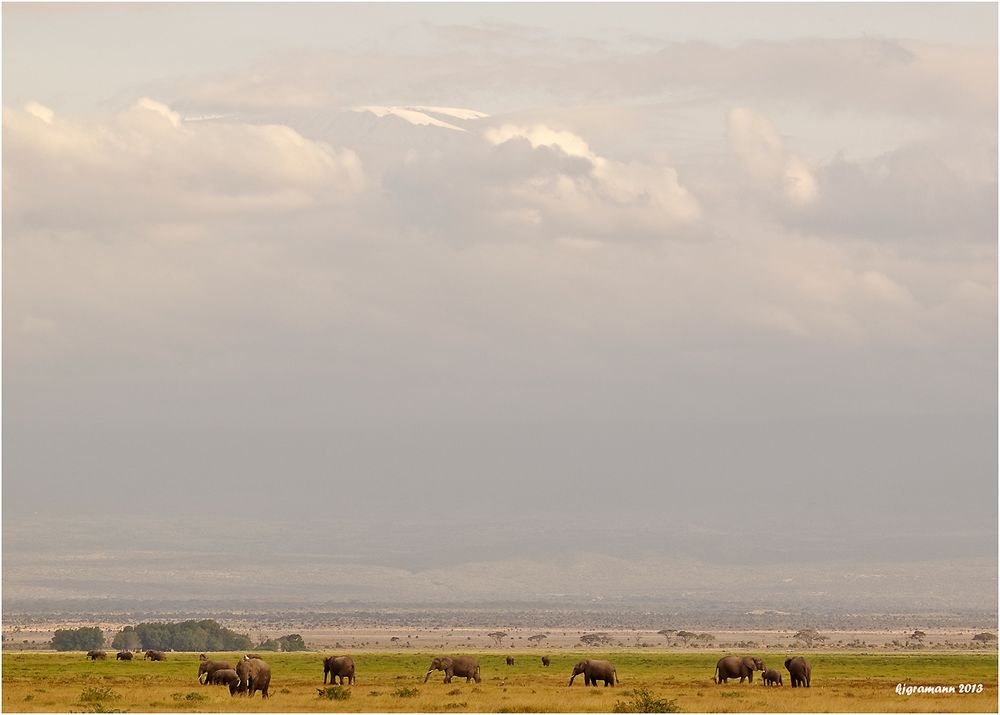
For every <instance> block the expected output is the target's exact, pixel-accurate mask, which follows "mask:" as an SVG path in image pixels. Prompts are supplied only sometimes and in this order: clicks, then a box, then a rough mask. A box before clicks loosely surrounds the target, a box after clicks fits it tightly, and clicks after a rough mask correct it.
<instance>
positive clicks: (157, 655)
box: [142, 650, 167, 660]
mask: <svg viewBox="0 0 1000 715" xmlns="http://www.w3.org/2000/svg"><path fill="white" fill-rule="evenodd" d="M142 659H143V660H146V659H149V660H166V659H167V654H166V653H164V652H163V651H162V650H147V651H146V654H145V655H144V656H142Z"/></svg>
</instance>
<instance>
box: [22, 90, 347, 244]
mask: <svg viewBox="0 0 1000 715" xmlns="http://www.w3.org/2000/svg"><path fill="white" fill-rule="evenodd" d="M3 120H4V121H3V138H4V157H3V171H4V177H5V183H6V185H7V186H8V187H9V189H8V190H6V191H5V192H4V210H5V212H7V215H8V217H10V219H13V220H14V221H21V220H23V221H27V222H30V223H31V224H32V225H33V226H34V227H35V228H38V227H42V226H56V227H66V228H83V227H87V226H94V225H110V224H118V223H130V222H142V223H147V224H148V223H155V222H163V221H184V220H191V219H195V218H201V219H211V218H213V217H214V218H218V217H222V216H233V215H240V216H251V215H255V214H267V213H274V212H279V213H280V212H286V211H292V210H302V209H308V208H311V207H316V206H322V205H331V204H332V205H335V204H337V203H341V202H343V201H345V200H347V199H349V198H350V197H351V196H353V195H356V194H357V192H359V191H360V190H361V188H362V186H363V181H364V175H363V171H362V166H361V162H360V159H359V158H358V156H357V155H356V154H355V153H354V152H352V151H350V150H346V149H336V148H334V147H332V146H330V145H329V144H327V143H324V142H320V141H313V140H310V139H307V138H305V137H303V136H302V135H301V134H299V133H298V132H296V131H295V130H293V129H291V128H289V127H287V126H282V125H279V124H269V125H251V124H245V123H240V122H238V121H213V122H198V123H186V122H184V121H183V120H182V119H181V116H180V114H179V113H178V112H176V111H174V110H173V109H171V108H170V107H169V106H167V105H165V104H163V103H161V102H157V101H155V100H152V99H149V98H146V97H144V98H141V99H140V100H138V101H137V102H136V103H135V104H134V105H132V106H131V107H130V108H129V109H127V110H126V111H123V112H120V113H118V114H116V115H114V116H112V117H110V118H107V119H105V120H101V121H76V120H73V119H62V118H59V117H56V116H55V114H54V112H52V111H51V110H48V109H47V108H45V107H43V106H41V105H38V104H37V103H36V104H32V105H29V106H28V107H27V108H26V109H24V110H16V109H8V108H5V109H4V112H3Z"/></svg>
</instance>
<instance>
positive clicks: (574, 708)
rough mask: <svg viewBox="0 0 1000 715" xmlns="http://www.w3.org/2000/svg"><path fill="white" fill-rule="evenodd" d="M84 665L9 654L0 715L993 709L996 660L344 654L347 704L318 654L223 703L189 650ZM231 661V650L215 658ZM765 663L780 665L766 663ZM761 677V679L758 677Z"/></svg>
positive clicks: (281, 667)
mask: <svg viewBox="0 0 1000 715" xmlns="http://www.w3.org/2000/svg"><path fill="white" fill-rule="evenodd" d="M108 655H109V659H108V660H107V661H97V662H91V661H88V660H86V659H85V658H84V655H83V654H82V653H30V654H16V655H14V654H9V655H5V656H4V658H3V700H2V703H3V710H4V711H5V712H112V711H119V712H612V711H614V709H615V705H616V703H619V702H627V701H629V699H630V693H631V691H632V690H633V689H637V688H642V689H646V690H648V691H650V692H651V694H652V695H653V696H654V697H655V698H657V699H666V700H672V701H674V702H675V704H676V705H677V706H678V707H679V708H680V710H682V711H686V712H997V657H996V654H974V653H934V654H931V653H920V654H916V653H915V654H861V653H809V654H808V658H809V660H810V661H811V662H812V664H813V683H812V687H811V688H809V689H802V688H798V689H794V690H793V689H792V688H790V687H788V674H787V673H785V672H783V675H784V677H785V687H783V688H765V687H763V686H762V685H761V684H760V682H759V678H758V679H757V680H755V681H754V683H753V684H752V685H748V684H743V685H739V684H737V683H736V682H735V681H730V682H729V683H727V684H725V685H716V684H715V683H713V682H712V680H711V677H712V673H713V671H714V667H715V662H716V660H717V659H718V658H719V655H720V654H719V653H709V652H704V653H665V652H656V653H651V652H649V651H648V650H643V651H641V652H640V651H625V652H622V651H616V652H615V653H614V654H613V655H609V654H601V653H594V652H587V653H586V654H584V653H582V652H576V653H567V652H562V653H558V654H552V664H551V666H550V667H548V668H543V667H542V665H541V663H540V660H539V655H540V651H534V652H531V653H521V652H512V653H509V655H513V656H514V657H515V665H513V666H507V665H505V664H504V657H505V656H507V655H508V653H501V652H497V651H494V652H492V653H479V654H477V655H478V657H479V660H480V663H481V666H482V683H480V684H478V685H477V684H475V683H469V684H466V682H465V680H464V679H459V678H456V679H455V680H454V681H453V682H452V683H451V684H444V683H443V682H442V680H443V674H442V673H440V672H435V673H434V674H432V676H431V679H430V680H429V681H428V682H427V683H426V684H425V683H423V677H424V674H425V673H426V671H427V666H428V665H429V663H430V660H431V657H432V654H431V653H420V652H414V653H386V652H361V653H352V656H353V657H354V660H355V663H356V665H357V680H356V683H355V685H354V686H353V687H348V686H346V685H345V686H344V689H345V690H349V691H350V696H348V697H347V699H343V700H334V699H328V698H325V697H320V696H319V694H318V692H317V689H318V688H321V687H322V680H323V667H322V656H321V654H318V653H283V654H273V655H268V656H267V657H266V659H267V661H268V662H269V663H270V664H271V667H272V670H273V678H272V681H271V698H270V699H269V700H266V701H264V700H261V698H260V697H259V695H258V697H257V698H255V699H253V700H248V699H247V698H245V697H239V696H237V697H235V698H233V697H230V695H229V692H228V690H226V689H225V688H223V687H219V686H201V685H199V684H198V682H197V681H196V675H197V671H198V654H197V653H171V654H170V656H169V659H168V660H167V661H166V662H162V663H154V662H151V661H142V660H136V661H132V662H125V661H115V660H113V658H114V652H109V654H108ZM216 657H217V659H219V660H223V659H229V660H233V661H234V662H235V660H236V659H237V657H238V654H235V653H230V654H216ZM581 657H606V658H608V659H610V660H612V662H613V663H614V664H615V666H616V668H617V670H618V675H619V677H620V679H621V683H620V685H619V686H618V687H616V688H603V687H600V688H586V687H584V686H583V684H582V682H581V678H577V680H576V682H575V683H574V685H573V687H572V688H567V687H566V684H567V682H568V680H569V675H570V673H571V672H572V668H573V663H575V662H576V661H577V660H579V659H580V658H581ZM767 660H770V661H771V662H769V663H768V665H769V666H770V667H775V668H776V669H780V670H782V671H783V669H782V668H781V662H780V661H782V660H783V658H781V657H778V656H776V655H774V654H770V657H767V656H765V661H767ZM758 675H759V674H758ZM897 683H907V684H910V685H955V686H957V685H958V684H960V683H982V684H983V686H984V687H983V691H982V692H981V693H978V694H964V695H963V694H934V695H927V694H913V695H910V696H900V695H897V694H896V692H895V687H896V685H897Z"/></svg>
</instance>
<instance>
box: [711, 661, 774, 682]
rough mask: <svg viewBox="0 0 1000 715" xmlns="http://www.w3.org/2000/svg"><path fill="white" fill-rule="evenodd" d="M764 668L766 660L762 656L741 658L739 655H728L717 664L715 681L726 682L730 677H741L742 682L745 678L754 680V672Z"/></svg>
mask: <svg viewBox="0 0 1000 715" xmlns="http://www.w3.org/2000/svg"><path fill="white" fill-rule="evenodd" d="M755 670H760V671H763V670H764V661H762V660H761V659H760V658H751V657H750V656H747V657H746V658H740V657H739V656H738V655H727V656H726V657H725V658H720V659H719V662H718V663H716V664H715V678H714V680H715V682H716V683H720V684H721V683H725V682H726V681H727V680H729V679H730V678H739V679H740V682H741V683H742V682H743V680H744V678H745V679H747V680H749V681H750V682H751V683H752V682H753V672H754V671H755Z"/></svg>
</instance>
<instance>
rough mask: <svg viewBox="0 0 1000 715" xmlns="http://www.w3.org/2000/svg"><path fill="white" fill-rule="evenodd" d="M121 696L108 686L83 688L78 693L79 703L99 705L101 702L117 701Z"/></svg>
mask: <svg viewBox="0 0 1000 715" xmlns="http://www.w3.org/2000/svg"><path fill="white" fill-rule="evenodd" d="M120 697H121V696H120V695H119V694H118V693H116V692H115V691H114V690H112V689H111V686H109V685H104V686H101V685H95V686H94V687H92V688H84V689H83V691H82V692H81V693H80V702H81V703H99V702H101V701H103V700H117V699H118V698H120Z"/></svg>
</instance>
